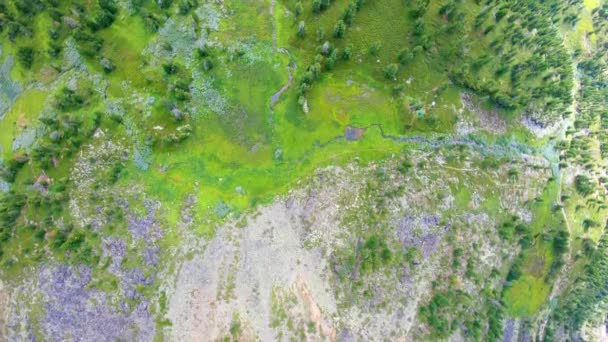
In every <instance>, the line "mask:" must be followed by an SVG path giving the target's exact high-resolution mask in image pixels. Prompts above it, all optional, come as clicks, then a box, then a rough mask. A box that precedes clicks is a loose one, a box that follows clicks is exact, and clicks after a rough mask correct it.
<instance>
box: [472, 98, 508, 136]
mask: <svg viewBox="0 0 608 342" xmlns="http://www.w3.org/2000/svg"><path fill="white" fill-rule="evenodd" d="M460 101H461V102H462V105H463V106H464V107H465V108H466V109H467V110H469V111H470V112H472V113H473V114H475V118H474V121H476V122H475V123H476V125H477V126H478V127H479V128H481V129H483V130H486V131H489V132H492V133H504V132H505V131H506V130H507V122H506V121H505V120H504V119H503V118H502V117H501V114H500V113H499V112H498V110H496V109H485V108H482V107H481V106H480V105H479V104H477V103H475V101H474V99H473V96H472V95H471V94H469V93H462V94H460Z"/></svg>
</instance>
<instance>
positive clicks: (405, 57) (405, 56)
mask: <svg viewBox="0 0 608 342" xmlns="http://www.w3.org/2000/svg"><path fill="white" fill-rule="evenodd" d="M398 58H399V63H401V65H406V64H408V63H409V62H411V61H412V60H413V59H414V54H413V53H412V52H411V51H409V50H407V49H403V50H401V51H400V52H399V57H398Z"/></svg>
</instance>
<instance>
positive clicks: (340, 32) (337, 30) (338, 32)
mask: <svg viewBox="0 0 608 342" xmlns="http://www.w3.org/2000/svg"><path fill="white" fill-rule="evenodd" d="M344 32H346V24H344V20H338V22H337V23H336V25H335V26H334V37H335V38H342V37H344Z"/></svg>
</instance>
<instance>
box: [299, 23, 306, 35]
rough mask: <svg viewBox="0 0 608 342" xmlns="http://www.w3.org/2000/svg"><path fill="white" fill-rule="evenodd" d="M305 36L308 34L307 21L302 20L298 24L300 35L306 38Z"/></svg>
mask: <svg viewBox="0 0 608 342" xmlns="http://www.w3.org/2000/svg"><path fill="white" fill-rule="evenodd" d="M304 36H306V23H304V21H303V20H302V21H300V23H299V24H298V37H300V38H304Z"/></svg>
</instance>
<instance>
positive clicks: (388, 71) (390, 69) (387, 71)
mask: <svg viewBox="0 0 608 342" xmlns="http://www.w3.org/2000/svg"><path fill="white" fill-rule="evenodd" d="M398 71H399V66H398V65H397V64H389V65H387V66H385V67H384V77H385V78H386V79H387V80H394V79H395V78H396V77H397V72H398Z"/></svg>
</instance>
